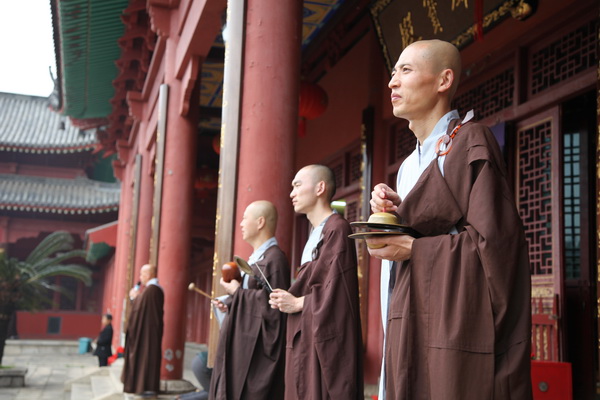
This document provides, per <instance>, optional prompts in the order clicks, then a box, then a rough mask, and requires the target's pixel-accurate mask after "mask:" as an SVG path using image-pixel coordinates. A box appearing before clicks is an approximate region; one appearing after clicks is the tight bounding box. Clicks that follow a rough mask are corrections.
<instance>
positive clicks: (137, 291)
mask: <svg viewBox="0 0 600 400" xmlns="http://www.w3.org/2000/svg"><path fill="white" fill-rule="evenodd" d="M138 294H140V289H138V288H131V290H130V291H129V300H132V301H133V300H135V298H136V297H137V296H138Z"/></svg>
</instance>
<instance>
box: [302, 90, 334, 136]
mask: <svg viewBox="0 0 600 400" xmlns="http://www.w3.org/2000/svg"><path fill="white" fill-rule="evenodd" d="M327 100H328V99H327V93H326V92H325V90H323V88H322V87H321V86H319V85H317V84H316V83H311V82H300V100H299V102H298V116H299V117H300V121H298V135H299V136H300V137H304V136H305V135H306V120H307V119H315V118H317V117H319V116H320V115H321V114H323V112H325V109H326V108H327Z"/></svg>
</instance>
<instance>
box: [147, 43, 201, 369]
mask: <svg viewBox="0 0 600 400" xmlns="http://www.w3.org/2000/svg"><path fill="white" fill-rule="evenodd" d="M176 50H177V47H176V41H173V42H171V40H169V42H167V49H166V53H165V60H166V65H167V68H165V83H166V84H167V85H168V87H169V90H168V92H169V93H168V106H167V125H166V134H165V153H164V168H163V171H162V177H163V178H162V179H163V181H162V200H161V215H160V238H159V242H158V243H159V247H158V263H157V266H158V280H159V283H160V284H161V286H162V287H163V288H164V292H165V305H164V310H165V313H164V326H165V329H164V333H163V342H162V356H163V361H162V366H161V379H163V380H178V379H181V378H182V376H183V356H184V352H185V332H186V306H187V293H188V290H187V285H188V283H189V276H188V275H189V272H188V271H189V266H190V254H191V233H192V219H193V218H192V217H193V204H192V201H193V178H194V174H195V165H196V136H197V134H198V128H197V126H198V125H197V119H198V118H197V116H198V112H199V104H198V102H199V98H200V96H199V95H198V91H197V90H193V93H194V94H192V95H191V96H189V98H187V101H189V107H188V110H189V111H188V112H187V113H182V109H183V107H182V102H183V101H185V100H184V97H186V95H185V93H184V92H185V88H186V87H187V85H188V84H189V82H185V81H183V80H179V79H178V78H177V77H176V71H175V69H174V68H169V64H170V63H171V62H172V61H171V60H174V59H175V58H176ZM192 62H197V60H196V61H193V60H191V61H190V63H192ZM171 66H172V65H171ZM194 82H195V79H194ZM182 114H183V115H182ZM157 173H159V171H157Z"/></svg>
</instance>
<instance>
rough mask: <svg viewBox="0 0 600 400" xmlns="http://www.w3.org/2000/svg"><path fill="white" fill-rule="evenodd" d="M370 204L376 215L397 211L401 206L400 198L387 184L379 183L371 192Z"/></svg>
mask: <svg viewBox="0 0 600 400" xmlns="http://www.w3.org/2000/svg"><path fill="white" fill-rule="evenodd" d="M370 204H371V211H373V212H374V213H376V212H390V211H396V209H397V208H398V206H399V205H400V196H398V193H396V192H394V191H393V190H392V189H391V188H390V187H389V186H388V185H386V184H385V183H379V184H377V185H375V187H374V188H373V191H372V192H371V202H370Z"/></svg>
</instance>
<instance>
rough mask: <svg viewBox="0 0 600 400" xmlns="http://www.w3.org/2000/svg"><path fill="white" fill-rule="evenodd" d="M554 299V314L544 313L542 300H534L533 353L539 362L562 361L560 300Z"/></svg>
mask: <svg viewBox="0 0 600 400" xmlns="http://www.w3.org/2000/svg"><path fill="white" fill-rule="evenodd" d="M556 297H557V296H555V297H554V299H553V302H552V312H551V313H547V312H544V307H543V302H542V299H541V298H536V299H532V300H531V302H532V304H531V306H532V307H531V308H532V311H533V313H532V315H531V352H532V356H533V358H534V359H536V360H539V361H560V360H559V353H558V301H557V300H558V299H557V298H556Z"/></svg>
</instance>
